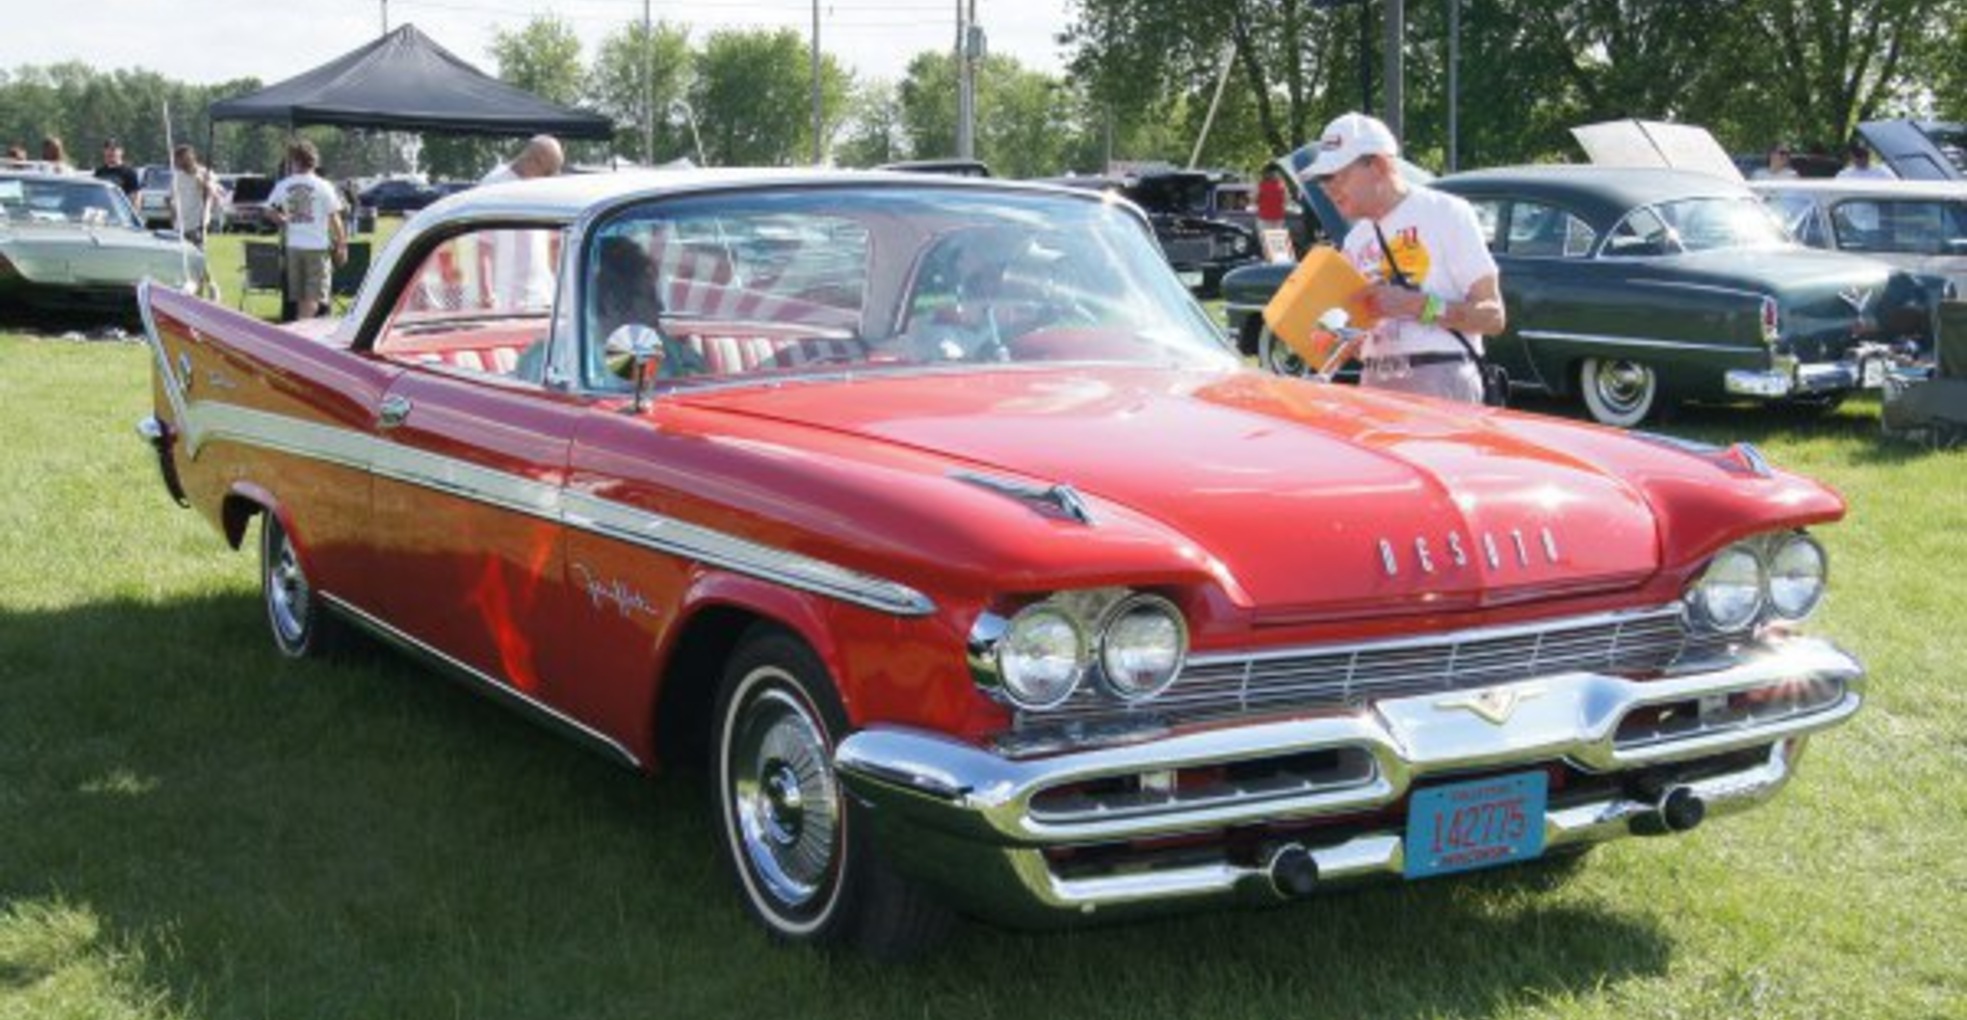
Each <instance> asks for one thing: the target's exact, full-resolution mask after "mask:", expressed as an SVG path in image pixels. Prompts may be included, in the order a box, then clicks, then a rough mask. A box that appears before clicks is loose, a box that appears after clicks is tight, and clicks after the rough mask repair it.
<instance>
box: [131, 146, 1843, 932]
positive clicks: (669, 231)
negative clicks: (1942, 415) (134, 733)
mask: <svg viewBox="0 0 1967 1020" xmlns="http://www.w3.org/2000/svg"><path fill="white" fill-rule="evenodd" d="M145 310H146V316H147V324H148V327H149V328H148V336H149V342H150V343H151V344H152V346H153V348H154V351H155V359H154V363H155V373H156V376H155V395H154V407H153V409H152V411H151V414H150V416H149V417H148V418H147V419H145V421H144V422H143V423H142V426H141V431H142V433H143V434H144V435H145V436H146V437H148V439H149V440H150V442H151V443H152V444H153V446H154V449H155V452H156V455H157V456H158V458H159V462H160V464H161V466H162V468H163V478H164V481H165V484H166V486H167V487H168V489H169V491H170V493H171V494H172V495H173V496H175V497H176V498H177V499H178V500H180V501H181V502H183V503H185V504H186V505H188V506H190V507H193V508H195V510H196V512H197V513H199V514H200V515H202V516H204V517H205V518H207V519H208V520H209V521H210V522H211V524H212V525H213V526H214V527H215V528H216V529H217V530H218V531H219V532H220V533H221V534H223V535H224V536H225V538H226V540H227V541H229V542H231V543H232V544H233V545H235V546H238V545H242V544H244V543H245V542H246V541H247V536H248V535H249V534H253V528H254V522H255V521H256V520H257V522H258V524H257V538H256V539H255V542H256V544H257V547H258V550H259V555H260V577H261V590H262V593H263V603H264V605H263V611H264V613H265V615H266V619H267V621H268V623H269V624H270V629H271V632H272V638H273V647H274V648H275V649H277V650H278V652H279V653H280V654H283V655H289V656H301V655H316V654H320V653H324V652H327V651H329V650H330V649H331V648H332V647H333V644H334V642H335V640H336V639H337V638H338V636H339V635H340V632H341V630H342V628H344V627H345V626H347V625H350V624H353V625H357V626H359V627H361V628H363V629H365V630H367V631H370V632H373V633H375V634H379V635H381V636H383V637H385V638H387V639H389V640H391V641H392V642H394V643H397V644H399V645H402V646H404V647H406V648H408V649H411V650H414V651H417V652H420V653H423V655H424V657H425V658H427V659H428V660H429V661H430V662H432V663H434V664H436V665H437V666H439V667H441V668H442V669H443V670H445V671H446V672H448V673H450V674H452V675H454V676H456V677H457V678H459V679H461V680H463V681H464V682H466V683H467V684H469V685H472V686H474V687H476V688H478V689H479V690H482V691H483V692H485V693H486V694H488V695H490V696H492V697H494V698H496V699H498V700H500V701H502V702H504V703H506V704H509V705H511V706H512V707H514V708H515V709H518V710H520V711H522V712H525V713H527V714H530V715H531V716H533V717H535V718H537V719H539V720H540V721H542V722H544V723H545V724H547V725H549V726H550V727H552V728H554V729H556V730H559V731H560V732H563V733H566V734H569V735H571V736H573V737H575V738H576V739H578V740H580V741H582V742H584V743H585V744H587V745H589V746H591V747H593V748H595V749H597V750H599V751H600V752H601V753H603V754H605V755H607V756H608V757H610V758H611V759H613V760H615V761H618V762H620V763H622V764H624V765H626V766H630V767H633V768H637V769H645V770H646V769H655V768H658V767H662V766H683V767H690V766H693V765H698V764H703V765H707V769H706V772H707V776H706V779H707V784H708V786H709V788H710V792H711V793H712V794H713V797H712V798H711V799H710V800H711V803H712V804H714V807H713V808H712V809H711V810H712V819H711V824H710V828H711V829H712V830H713V831H714V832H715V833H716V836H715V843H716V850H717V852H718V853H719V854H720V855H721V856H722V858H723V861H724V863H725V865H726V866H727V867H728V869H729V874H730V876H731V878H732V883H733V885H734V887H735V888H736V890H737V891H738V893H739V895H740V896H741V897H742V900H743V902H744V903H745V904H746V906H747V907H748V909H749V910H750V912H751V913H752V914H753V915H754V916H755V917H756V919H757V920H758V921H759V922H760V923H761V924H762V925H764V926H765V927H766V928H767V929H768V930H769V931H770V932H772V933H773V934H775V935H776V936H778V937H780V938H783V939H786V940H790V941H795V942H809V943H822V944H829V943H851V944H857V945H859V946H862V947H864V948H867V949H870V950H873V951H877V952H890V953H898V952H906V951H909V950H913V949H919V948H922V947H923V946H924V945H926V944H927V943H928V942H929V941H930V940H931V938H932V937H933V936H934V935H935V934H936V933H937V932H938V931H939V930H941V928H942V926H943V924H944V922H945V921H946V920H947V919H948V917H949V916H950V914H949V911H950V909H951V908H953V909H955V910H957V911H961V912H966V913H971V914H975V915H978V916H982V917H988V918H995V919H998V920H1001V921H1006V922H1014V923H1024V924H1036V925H1045V924H1070V923H1084V922H1089V921H1099V920H1103V919H1109V918H1113V919H1118V918H1126V917H1132V916H1137V915H1141V914H1146V913H1153V912H1163V911H1169V910H1184V909H1187V910H1195V909H1205V908H1208V907H1211V906H1215V905H1221V904H1229V903H1237V902H1245V903H1275V902H1282V901H1287V900H1292V899H1298V898H1302V897H1306V896H1309V895H1312V894H1314V893H1317V892H1319V891H1322V890H1326V889H1337V888H1342V887H1344V886H1347V885H1349V884H1352V883H1354V882H1358V881H1363V880H1368V879H1376V878H1381V879H1399V878H1403V877H1404V878H1407V879H1424V878H1431V877H1434V876H1440V875H1447V874H1453V873H1456V872H1461V871H1465V870H1468V869H1472V868H1479V867H1488V866H1498V865H1506V864H1515V863H1521V862H1525V861H1530V860H1533V859H1537V858H1540V857H1543V856H1545V855H1549V854H1555V855H1565V854H1573V853H1576V852H1578V851H1579V850H1581V849H1583V848H1586V847H1588V846H1590V845H1591V844H1593V843H1595V842H1597V841H1601V840H1608V839H1616V838H1621V837H1625V836H1628V835H1648V834H1664V833H1669V832H1682V831H1686V830H1687V829H1689V828H1692V827H1694V826H1696V825H1697V824H1700V823H1701V822H1702V821H1703V819H1705V818H1714V817H1719V816H1722V815H1727V814H1731V813H1734V812H1736V811H1740V810H1743V809H1746V808H1750V807H1752V806H1755V805H1758V804H1761V803H1763V802H1765V801H1767V800H1769V799H1770V798H1772V797H1774V796H1775V795H1776V794H1777V792H1778V791H1779V790H1780V789H1781V788H1782V787H1783V785H1784V784H1785V783H1786V782H1787V781H1788V780H1789V778H1790V777H1791V775H1792V774H1793V772H1794V769H1795V767H1796V764H1797V761H1798V756H1799V754H1800V753H1801V752H1802V750H1803V747H1804V743H1805V741H1806V738H1808V737H1809V736H1810V735H1811V734H1814V733H1817V732H1819V731H1822V730H1825V729H1828V728H1830V727H1833V726H1836V725H1837V724H1839V723H1841V722H1843V721H1845V720H1846V719H1848V718H1849V717H1851V715H1852V714H1853V713H1854V712H1856V711H1858V710H1859V707H1860V705H1861V703H1862V701H1863V699H1864V683H1865V680H1864V673H1863V670H1862V668H1861V667H1860V665H1859V664H1858V663H1857V662H1856V661H1855V660H1854V659H1852V658H1851V657H1850V656H1849V655H1847V654H1845V653H1844V652H1842V651H1840V650H1838V649H1837V648H1836V647H1835V646H1834V645H1832V644H1830V643H1829V642H1827V641H1825V640H1822V639H1820V638H1815V637H1810V636H1807V635H1806V634H1805V632H1804V630H1803V628H1802V621H1803V620H1804V619H1805V618H1806V617H1808V616H1810V615H1811V612H1812V610H1813V609H1814V608H1815V606H1816V605H1817V604H1818V601H1819V599H1820V598H1821V597H1822V595H1823V592H1824V589H1825V585H1826V582H1827V575H1826V561H1825V556H1824V553H1823V550H1822V548H1821V547H1820V546H1819V545H1818V543H1817V541H1816V539H1815V538H1813V537H1812V535H1811V533H1810V531H1809V529H1811V528H1814V527H1817V526H1819V525H1827V524H1830V523H1832V522H1834V521H1836V520H1838V519H1839V518H1841V517H1842V516H1843V513H1844V504H1843V502H1842V501H1841V500H1840V499H1839V498H1838V496H1837V495H1836V494H1834V493H1832V492H1831V491H1829V490H1828V489H1826V488H1824V487H1822V486H1820V485H1818V484H1816V483H1814V482H1811V481H1809V480H1808V479H1805V478H1802V477H1799V476H1797V475H1794V474H1790V473H1787V472H1785V471H1782V470H1779V469H1777V468H1774V467H1772V466H1771V465H1770V464H1769V463H1767V461H1766V460H1765V459H1764V458H1763V457H1761V456H1760V455H1758V454H1757V453H1756V452H1755V451H1754V450H1753V449H1751V448H1748V447H1745V446H1738V447H1734V448H1729V449H1720V448H1713V447H1703V446H1697V445H1692V444H1686V443H1681V442H1677V441H1672V440H1668V439H1664V438H1659V437H1637V436H1627V435H1621V434H1619V433H1616V432H1611V431H1608V430H1605V429H1600V428H1596V427H1593V426H1590V425H1586V424H1583V423H1578V422H1568V421H1563V420H1560V419H1553V418H1548V417H1540V416H1531V415H1520V414H1514V413H1511V412H1507V411H1489V410H1486V409H1471V408H1462V407H1458V406H1450V405H1444V404H1441V403H1439V402H1436V401H1431V400H1426V399H1421V398H1408V397H1402V396H1398V395H1387V394H1378V393H1367V392H1362V391H1359V390H1356V389H1352V388H1349V387H1336V386H1321V385H1317V384H1314V383H1311V382H1309V381H1306V380H1301V379H1289V378H1283V377H1280V376H1275V375H1271V374H1267V373H1261V372H1255V371H1252V370H1250V369H1248V368H1246V367H1245V366H1244V365H1243V364H1242V362H1241V361H1240V359H1238V358H1237V357H1236V356H1235V355H1234V354H1233V353H1232V352H1230V351H1229V350H1228V349H1227V346H1226V344H1225V343H1224V341H1223V338H1222V336H1221V335H1220V333H1219V332H1218V331H1217V329H1216V328H1215V326H1214V325H1213V324H1212V323H1211V321H1210V320H1209V318H1208V316H1207V315H1206V313H1204V311H1203V310H1202V309H1201V307H1200V306H1198V305H1197V304H1196V303H1195V301H1194V300H1193V298H1192V297H1191V296H1190V295H1189V294H1188V292H1187V291H1186V290H1185V289H1184V288H1183V287H1182V286H1181V285H1180V283H1179V282H1178V281H1177V280H1176V278H1175V276H1174V274H1173V273H1171V272H1170V271H1169V269H1168V266H1167V264H1166V263H1165V261H1164V260H1163V259H1162V257H1161V254H1160V252H1159V251H1158V250H1157V246H1156V244H1155V239H1154V235H1153V233H1152V231H1151V230H1150V227H1149V224H1148V222H1147V220H1146V219H1145V218H1144V217H1143V216H1142V215H1141V214H1140V212H1139V211H1138V210H1137V209H1136V208H1135V207H1134V206H1133V205H1131V204H1130V203H1125V202H1113V201H1107V200H1104V198H1103V196H1099V195H1095V194H1090V193H1075V192H1071V191H1066V190H1063V189H1058V188H1045V187H1035V186H1031V185H1021V184H1015V183H1005V182H989V181H969V180H959V179H956V178H947V177H929V176H924V175H904V174H871V173H858V174H856V173H840V172H834V173H827V172H809V171H791V172H788V171H779V172H772V171H680V172H671V173H621V174H608V175H598V176H587V177H562V178H554V179H548V180H536V181H526V182H518V183H511V184H498V185H491V186H485V187H480V188H476V189H473V190H472V191H470V192H467V193H465V194H462V195H458V196H454V197H452V198H449V199H445V200H444V201H442V202H440V203H438V204H437V205H435V206H433V207H431V208H430V209H429V210H426V211H425V212H424V213H423V214H421V215H419V216H417V217H413V218H412V219H410V220H409V221H407V222H406V223H405V225H404V226H403V228H402V229H401V230H400V231H399V232H397V233H396V234H395V235H394V237H393V238H392V239H391V241H390V243H389V246H388V248H387V249H386V250H385V251H384V252H383V254H382V255H381V257H380V259H379V261H378V264H377V266H376V271H375V272H374V273H371V274H370V275H369V277H368V281H367V283H366V284H365V285H364V287H363V290H362V293H361V294H360V296H359V297H358V298H357V300H356V302H355V305H354V307H353V309H352V310H351V312H350V314H349V315H348V316H347V317H346V318H344V319H342V320H340V322H339V323H330V322H328V321H327V320H312V322H311V323H310V324H309V325H307V326H305V327H300V328H301V329H305V330H307V332H300V331H297V330H296V329H295V328H287V327H281V326H273V325H269V324H266V323H263V322H260V321H258V320H256V319H253V318H250V317H247V316H243V315H240V314H237V313H235V312H233V311H230V310H228V309H225V308H222V307H218V306H215V305H212V304H208V303H205V302H202V301H199V300H197V299H195V298H191V297H188V296H185V295H182V294H177V293H172V292H168V291H165V290H163V289H161V288H151V289H149V290H148V291H147V293H146V304H145ZM1310 521H1315V522H1318V526H1316V527H1308V526H1307V525H1306V522H1310ZM357 725H359V724H357ZM371 795H372V796H374V797H375V798H377V799H378V800H381V799H384V798H387V797H389V796H390V791H388V790H375V791H372V792H371ZM378 810H381V808H378ZM516 838H524V837H523V835H520V836H518V837H516ZM706 849H708V848H706ZM1690 895H1691V893H1690Z"/></svg>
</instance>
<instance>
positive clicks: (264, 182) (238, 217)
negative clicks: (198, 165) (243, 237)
mask: <svg viewBox="0 0 1967 1020" xmlns="http://www.w3.org/2000/svg"><path fill="white" fill-rule="evenodd" d="M218 176H219V188H220V189H221V190H223V191H224V192H225V215H224V217H223V218H222V219H221V220H220V223H221V227H220V229H222V230H227V231H246V232H250V233H254V234H263V233H270V232H272V231H275V230H278V229H280V228H279V225H278V224H276V223H274V222H273V218H272V217H270V216H268V215H267V213H266V200H267V199H268V198H269V197H271V196H272V195H273V183H274V182H273V178H271V177H268V176H266V175H265V174H245V173H240V174H233V173H226V174H220V175H218Z"/></svg>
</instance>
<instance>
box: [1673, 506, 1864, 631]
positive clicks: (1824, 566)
mask: <svg viewBox="0 0 1967 1020" xmlns="http://www.w3.org/2000/svg"><path fill="white" fill-rule="evenodd" d="M1828 577H1829V560H1828V558H1827V557H1826V556H1825V555H1824V549H1823V546H1821V545H1818V544H1817V540H1816V539H1814V538H1811V537H1810V536H1809V535H1807V534H1804V533H1803V532H1801V531H1791V532H1781V533H1778V534H1772V535H1758V536H1756V537H1754V538H1751V539H1747V540H1744V541H1741V542H1737V543H1735V544H1734V545H1731V546H1729V547H1728V548H1726V549H1723V550H1721V552H1719V553H1717V554H1716V555H1715V557H1714V559H1712V560H1710V561H1709V562H1708V565H1707V569H1706V570H1704V571H1702V572H1701V576H1700V577H1699V578H1698V579H1697V580H1696V581H1695V582H1694V584H1693V585H1692V587H1690V588H1689V589H1688V590H1687V606H1688V608H1689V610H1690V611H1691V612H1692V613H1693V615H1694V617H1695V619H1696V620H1697V621H1698V622H1699V623H1701V624H1702V625H1704V626H1706V627H1708V628H1710V629H1712V630H1717V631H1722V632H1727V633H1732V632H1736V631H1743V630H1747V629H1748V628H1750V627H1752V626H1754V625H1756V624H1758V623H1761V622H1763V621H1764V620H1765V619H1768V618H1770V617H1774V618H1776V619H1780V620H1785V621H1796V620H1801V619H1803V618H1805V617H1807V616H1809V615H1810V613H1811V612H1812V611H1814V610H1815V609H1816V608H1817V604H1818V603H1819V602H1821V601H1822V600H1823V596H1824V586H1825V582H1826V580H1827V579H1828Z"/></svg>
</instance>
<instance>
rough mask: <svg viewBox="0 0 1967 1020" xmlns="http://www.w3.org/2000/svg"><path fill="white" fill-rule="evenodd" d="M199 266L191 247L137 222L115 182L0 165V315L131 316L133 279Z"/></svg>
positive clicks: (199, 255)
mask: <svg viewBox="0 0 1967 1020" xmlns="http://www.w3.org/2000/svg"><path fill="white" fill-rule="evenodd" d="M204 267H205V255H204V253H203V252H201V251H199V250H198V249H197V248H195V247H193V246H191V245H189V244H186V243H185V242H184V241H183V240H181V239H179V238H177V237H176V236H173V235H170V234H168V233H166V232H153V231H150V230H146V229H144V226H143V224H142V223H140V222H138V220H137V214H136V210H135V209H134V208H133V207H132V206H131V205H130V200H129V199H128V198H127V197H125V196H124V194H123V192H122V190H121V189H120V188H117V187H115V186H114V185H111V184H109V183H107V182H105V181H100V180H97V179H95V178H93V177H87V176H84V175H81V174H73V173H41V172H32V171H0V315H8V316H10V317H11V316H12V315H13V314H17V313H18V314H23V315H32V316H40V315H46V314H57V315H79V316H88V317H94V318H99V319H111V318H122V319H134V317H135V314H136V285H137V283H138V281H140V280H143V279H144V278H146V277H149V278H151V279H154V280H158V281H160V282H162V283H164V284H166V285H168V286H172V287H183V286H185V285H186V283H187V282H188V281H191V280H196V279H198V278H200V277H201V276H202V275H203V274H204Z"/></svg>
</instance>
